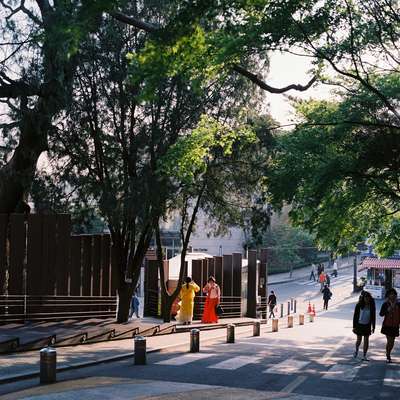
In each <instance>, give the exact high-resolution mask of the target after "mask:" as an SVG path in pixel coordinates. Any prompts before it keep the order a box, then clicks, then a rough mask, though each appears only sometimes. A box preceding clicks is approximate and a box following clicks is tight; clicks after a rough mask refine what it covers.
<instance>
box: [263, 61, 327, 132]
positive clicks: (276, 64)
mask: <svg viewBox="0 0 400 400" xmlns="http://www.w3.org/2000/svg"><path fill="white" fill-rule="evenodd" d="M311 68H312V65H311V60H310V58H308V57H301V56H295V55H292V54H288V53H274V54H272V55H271V57H270V72H269V74H268V76H267V78H266V81H267V83H268V84H269V85H271V86H273V87H284V86H287V85H290V84H292V83H296V84H301V85H306V84H307V83H308V82H309V80H310V79H311V77H312V75H311V74H310V73H309V71H310V69H311ZM288 96H292V97H299V98H302V99H308V98H317V99H327V98H329V97H330V88H329V87H328V86H323V85H321V84H320V85H318V86H316V87H312V88H310V89H308V90H307V91H305V92H298V91H296V90H290V91H289V92H287V93H286V94H272V93H267V95H266V102H267V104H265V105H264V106H265V108H266V109H267V110H268V111H269V112H270V113H271V115H272V117H273V118H274V119H275V120H276V121H278V122H279V123H280V124H282V125H284V124H288V123H290V122H291V120H292V119H293V107H291V105H290V102H289V100H288Z"/></svg>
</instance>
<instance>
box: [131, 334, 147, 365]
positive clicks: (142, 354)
mask: <svg viewBox="0 0 400 400" xmlns="http://www.w3.org/2000/svg"><path fill="white" fill-rule="evenodd" d="M134 344H135V348H134V351H135V365H146V338H145V337H143V336H135V338H134Z"/></svg>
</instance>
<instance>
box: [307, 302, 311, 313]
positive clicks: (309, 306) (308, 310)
mask: <svg viewBox="0 0 400 400" xmlns="http://www.w3.org/2000/svg"><path fill="white" fill-rule="evenodd" d="M311 313H312V308H311V303H310V302H308V308H307V314H311Z"/></svg>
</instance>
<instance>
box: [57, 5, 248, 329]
mask: <svg viewBox="0 0 400 400" xmlns="http://www.w3.org/2000/svg"><path fill="white" fill-rule="evenodd" d="M132 12H134V10H133V11H132ZM149 12H151V15H152V16H153V17H156V16H157V13H158V14H161V15H164V13H165V12H166V10H165V8H163V7H161V8H160V7H159V6H157V7H154V8H153V9H151V10H150V9H145V10H143V11H142V13H144V14H146V13H149ZM145 40H146V37H145V35H144V34H143V32H140V31H137V30H135V29H133V28H131V27H129V26H126V25H125V24H121V23H120V22H118V21H115V20H113V19H110V18H106V19H105V20H104V21H103V23H102V25H101V27H100V28H99V29H98V31H97V33H96V34H93V35H92V36H91V39H90V40H88V41H87V43H86V44H85V46H82V48H81V60H80V65H79V66H78V68H77V71H76V76H77V79H76V84H75V85H74V88H73V89H74V91H73V98H72V102H71V106H70V108H69V113H68V115H67V116H66V117H65V118H64V119H62V120H60V122H59V124H58V129H57V131H56V132H55V133H54V134H53V136H52V140H51V141H50V151H51V155H52V156H53V157H54V158H53V159H52V165H53V168H52V170H51V171H49V172H50V174H51V175H52V176H57V177H58V178H57V179H58V180H59V182H60V183H63V185H64V186H65V187H66V188H68V190H69V191H71V192H73V195H72V196H71V197H70V201H71V211H72V212H73V211H74V207H73V205H74V203H75V202H77V203H79V204H80V205H81V207H82V206H83V205H85V204H86V206H87V207H88V208H91V209H96V210H97V212H98V213H99V214H100V215H102V216H103V217H104V218H105V220H106V222H107V224H108V227H109V229H110V232H111V236H112V243H113V250H114V256H115V259H116V260H117V263H116V267H115V268H114V269H113V271H112V273H113V275H114V277H115V279H116V282H117V287H118V296H119V309H118V321H119V322H124V321H126V319H127V318H128V312H129V304H130V298H131V295H132V291H133V289H134V288H135V287H136V284H137V281H138V278H139V273H140V266H141V263H142V261H143V258H144V256H145V253H146V251H147V249H148V246H149V243H150V240H151V238H152V236H153V230H154V227H155V226H156V225H157V223H158V220H159V218H160V217H161V216H162V215H164V214H165V212H166V208H167V207H168V205H167V202H168V201H169V200H170V199H172V198H173V196H174V195H175V193H174V190H175V188H173V187H171V186H170V185H169V184H168V182H167V180H166V179H165V178H164V177H163V176H161V175H160V174H159V166H158V161H159V160H160V159H161V158H162V157H163V156H164V155H165V154H166V153H167V152H168V150H169V149H170V147H171V146H172V145H174V143H176V141H177V140H178V139H179V137H180V136H182V135H184V134H185V133H186V132H190V130H191V129H192V128H194V127H195V126H196V124H197V122H198V120H199V118H200V115H201V114H202V113H203V112H205V111H206V110H207V112H209V113H210V115H213V114H215V115H219V116H221V117H222V116H223V117H224V118H228V119H229V118H233V117H234V112H235V109H236V108H237V103H240V104H242V105H243V104H244V102H245V101H246V100H247V99H249V98H250V97H251V96H253V97H254V95H253V93H252V91H251V90H250V88H249V85H248V84H247V85H245V84H244V83H243V79H237V78H233V79H232V78H226V77H222V78H221V79H214V80H208V79H206V78H205V77H204V76H202V75H200V76H197V77H192V76H190V75H189V74H181V75H180V76H174V77H168V76H163V75H162V74H161V73H160V74H159V76H158V80H157V82H158V84H157V85H154V86H152V88H153V90H152V91H151V92H150V91H149V90H148V82H147V75H146V71H145V70H142V69H141V68H140V65H138V64H136V63H135V62H132V61H131V60H132V55H134V54H136V53H138V52H139V51H140V49H141V48H142V47H143V46H144V43H145ZM238 88H242V89H243V91H242V92H241V93H238V92H237V89H238Z"/></svg>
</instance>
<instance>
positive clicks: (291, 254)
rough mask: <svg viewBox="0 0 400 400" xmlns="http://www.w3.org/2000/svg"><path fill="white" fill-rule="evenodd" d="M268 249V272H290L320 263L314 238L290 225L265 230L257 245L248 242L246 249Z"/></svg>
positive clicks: (279, 225)
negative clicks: (255, 247) (257, 247)
mask: <svg viewBox="0 0 400 400" xmlns="http://www.w3.org/2000/svg"><path fill="white" fill-rule="evenodd" d="M256 245H257V246H259V247H260V248H264V249H268V272H269V273H272V274H273V273H279V272H286V271H291V270H293V269H295V268H301V267H304V266H307V265H310V264H311V263H312V262H320V261H321V258H320V257H319V254H318V251H317V248H316V246H315V243H314V237H313V236H312V235H310V234H308V233H307V232H306V231H304V230H302V229H300V228H295V227H292V226H290V225H285V224H278V225H273V226H272V227H271V228H270V229H267V230H266V231H265V232H264V234H263V236H262V239H261V241H260V242H259V243H254V242H252V241H250V242H249V243H248V247H249V248H252V247H254V246H256Z"/></svg>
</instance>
